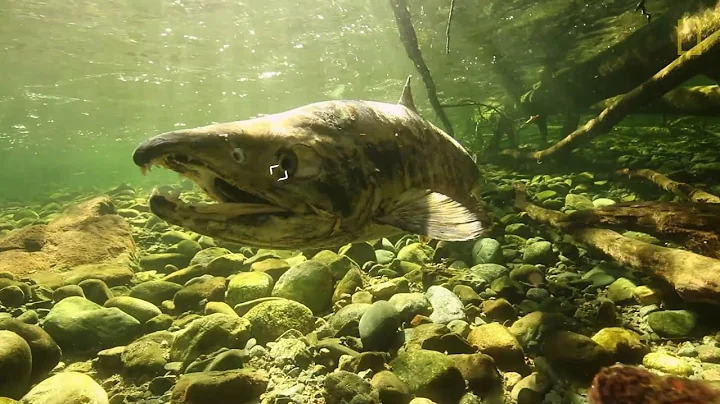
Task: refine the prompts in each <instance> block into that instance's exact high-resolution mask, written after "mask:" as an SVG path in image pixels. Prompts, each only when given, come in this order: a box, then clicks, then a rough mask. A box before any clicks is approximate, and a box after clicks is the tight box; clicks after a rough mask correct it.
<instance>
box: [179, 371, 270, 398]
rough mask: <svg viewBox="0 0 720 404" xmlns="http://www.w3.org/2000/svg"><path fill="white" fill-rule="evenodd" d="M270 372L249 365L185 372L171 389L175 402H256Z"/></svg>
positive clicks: (265, 386) (263, 389)
mask: <svg viewBox="0 0 720 404" xmlns="http://www.w3.org/2000/svg"><path fill="white" fill-rule="evenodd" d="M267 384H268V376H267V375H266V374H265V373H264V372H263V371H255V370H250V369H240V370H225V371H212V372H198V373H189V374H186V375H183V376H181V377H180V379H179V380H178V382H177V384H176V385H175V387H174V388H173V390H172V394H171V396H170V402H171V403H174V404H204V403H217V404H225V403H227V404H230V403H237V404H242V403H251V402H257V399H258V397H260V394H262V393H264V392H265V389H266V388H267Z"/></svg>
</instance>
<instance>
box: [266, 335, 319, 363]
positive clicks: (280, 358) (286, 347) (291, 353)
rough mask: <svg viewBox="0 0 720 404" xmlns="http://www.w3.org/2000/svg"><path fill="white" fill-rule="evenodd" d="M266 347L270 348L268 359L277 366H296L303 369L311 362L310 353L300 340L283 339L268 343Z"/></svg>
mask: <svg viewBox="0 0 720 404" xmlns="http://www.w3.org/2000/svg"><path fill="white" fill-rule="evenodd" d="M267 346H268V348H270V357H271V358H273V362H274V363H275V365H277V366H280V367H283V366H298V367H300V368H303V369H304V368H307V367H308V365H309V364H310V362H311V360H310V356H311V354H310V351H309V350H308V346H307V344H306V343H305V342H304V341H303V340H302V339H296V338H293V337H289V338H285V337H283V338H280V339H278V340H277V342H268V343H267Z"/></svg>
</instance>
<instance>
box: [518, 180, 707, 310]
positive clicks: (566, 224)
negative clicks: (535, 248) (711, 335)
mask: <svg viewBox="0 0 720 404" xmlns="http://www.w3.org/2000/svg"><path fill="white" fill-rule="evenodd" d="M516 189H517V193H516V200H515V207H516V208H518V209H522V210H524V211H525V212H527V214H528V215H529V216H530V218H532V219H533V220H536V221H538V222H541V223H545V224H549V225H551V226H553V227H555V228H558V229H561V230H563V231H565V232H567V233H568V234H570V235H571V236H572V237H573V238H574V239H575V240H576V241H577V242H579V243H582V244H585V245H587V246H588V247H590V248H592V249H594V250H597V251H599V252H602V253H603V254H605V255H607V256H609V257H611V258H612V259H614V260H616V261H618V262H620V263H621V264H623V265H627V266H629V267H632V268H635V269H637V270H640V271H643V272H645V273H647V274H649V275H652V276H655V277H658V278H660V279H663V280H664V281H666V282H668V283H669V284H670V285H672V286H673V287H674V288H675V290H676V291H677V293H678V295H679V296H680V297H681V298H682V299H683V300H685V301H687V302H692V303H711V304H715V305H720V260H717V259H714V258H710V257H706V256H704V255H700V254H696V253H694V252H690V251H685V250H680V249H674V248H668V247H662V246H658V245H653V244H649V243H645V242H643V241H639V240H635V239H632V238H629V237H625V236H623V235H621V234H619V233H617V232H615V231H613V230H609V229H598V228H593V227H587V226H584V225H582V224H581V225H578V223H575V222H573V219H572V217H571V216H569V215H566V214H564V213H562V212H558V211H554V210H550V209H545V208H541V207H539V206H537V205H534V204H532V203H530V202H528V201H527V195H526V194H525V192H524V189H523V187H522V186H517V187H516ZM707 206H711V205H707ZM713 206H714V205H713Z"/></svg>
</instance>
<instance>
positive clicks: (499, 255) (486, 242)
mask: <svg viewBox="0 0 720 404" xmlns="http://www.w3.org/2000/svg"><path fill="white" fill-rule="evenodd" d="M472 257H473V264H475V265H477V264H502V263H503V262H504V261H505V260H504V257H503V252H502V249H501V248H500V243H499V242H498V241H497V240H495V239H493V238H481V239H480V240H478V241H476V242H475V244H474V245H473V248H472Z"/></svg>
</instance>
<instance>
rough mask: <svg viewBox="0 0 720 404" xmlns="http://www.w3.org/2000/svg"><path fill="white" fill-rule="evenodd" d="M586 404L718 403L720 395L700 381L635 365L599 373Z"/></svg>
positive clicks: (602, 370) (618, 366) (606, 369)
mask: <svg viewBox="0 0 720 404" xmlns="http://www.w3.org/2000/svg"><path fill="white" fill-rule="evenodd" d="M587 398H588V404H680V403H682V404H718V403H720V393H719V392H718V391H717V390H715V389H713V388H712V387H710V385H709V383H707V382H704V381H701V380H691V379H686V378H683V377H677V376H661V375H658V374H655V373H652V372H650V371H648V370H646V369H643V368H640V367H637V366H627V365H615V366H610V367H606V368H603V369H601V370H600V372H598V373H597V374H596V375H595V378H594V379H593V382H592V385H591V387H590V389H589V390H588V395H587Z"/></svg>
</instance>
